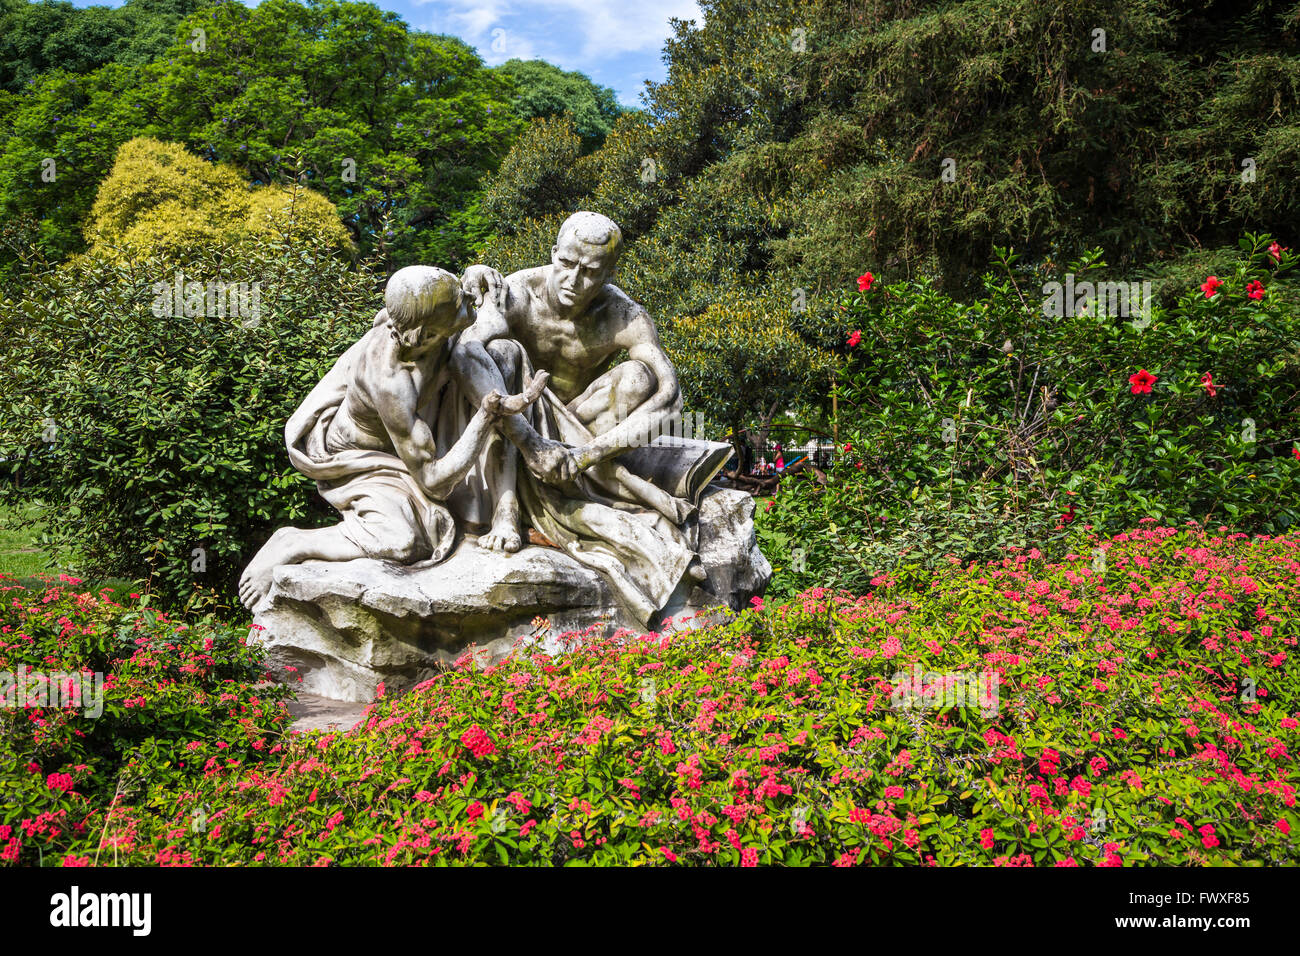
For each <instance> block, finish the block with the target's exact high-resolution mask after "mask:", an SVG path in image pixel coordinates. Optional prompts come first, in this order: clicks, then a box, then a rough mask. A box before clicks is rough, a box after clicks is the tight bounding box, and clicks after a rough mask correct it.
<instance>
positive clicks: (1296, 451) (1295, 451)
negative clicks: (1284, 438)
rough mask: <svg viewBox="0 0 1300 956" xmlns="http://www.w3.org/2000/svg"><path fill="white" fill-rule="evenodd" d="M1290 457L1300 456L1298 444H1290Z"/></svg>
mask: <svg viewBox="0 0 1300 956" xmlns="http://www.w3.org/2000/svg"><path fill="white" fill-rule="evenodd" d="M1291 457H1292V458H1300V445H1292V446H1291Z"/></svg>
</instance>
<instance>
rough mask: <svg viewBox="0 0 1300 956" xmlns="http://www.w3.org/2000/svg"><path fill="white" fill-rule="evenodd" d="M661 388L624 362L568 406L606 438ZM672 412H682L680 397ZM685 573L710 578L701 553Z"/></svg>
mask: <svg viewBox="0 0 1300 956" xmlns="http://www.w3.org/2000/svg"><path fill="white" fill-rule="evenodd" d="M658 385H659V383H658V380H657V379H656V378H655V374H654V372H652V371H650V369H649V368H648V367H647V366H646V365H645V364H644V363H642V362H638V361H635V360H632V361H628V362H623V363H621V364H619V365H615V366H614V367H613V368H612V369H610V370H609V371H608V372H606V373H605V374H604V375H602V376H600V378H598V379H596V380H595V381H594V382H592V383H591V384H590V385H589V386H587V390H586V391H584V392H583V393H582V394H581V395H579V396H578V397H577V398H575V399H574V400H573V401H572V402H570V403H569V411H571V412H573V414H574V415H575V416H576V417H577V418H578V420H579V421H581V422H582V423H583V424H584V425H586V426H587V428H588V429H590V431H591V433H592V434H593V435H603V434H604V433H605V432H607V431H609V430H610V429H611V428H614V427H615V426H617V425H618V424H619V423H620V422H622V421H624V420H625V419H627V418H628V417H630V416H631V415H632V413H633V412H635V411H636V410H637V409H638V408H639V407H640V406H641V405H642V404H643V403H644V402H645V401H647V400H648V399H649V398H650V396H651V395H653V394H654V393H655V390H656V389H657V388H658ZM670 412H671V413H672V414H680V413H681V399H680V398H679V399H678V403H677V404H676V405H675V406H673V408H672V409H670ZM654 437H655V436H654V435H650V434H647V435H645V436H643V438H642V441H644V442H645V443H646V444H649V443H650V442H651V441H653V440H654ZM686 573H687V574H688V575H689V576H690V578H691V580H693V581H695V582H697V583H699V582H703V581H704V580H705V579H706V578H707V577H708V572H706V571H705V570H704V565H703V563H702V562H701V561H700V557H699V555H698V554H697V555H696V556H695V557H694V558H693V559H692V560H691V563H690V566H689V567H687V569H686Z"/></svg>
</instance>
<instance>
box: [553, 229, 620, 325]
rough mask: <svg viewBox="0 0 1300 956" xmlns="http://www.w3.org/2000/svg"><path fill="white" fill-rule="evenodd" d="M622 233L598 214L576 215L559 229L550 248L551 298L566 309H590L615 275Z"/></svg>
mask: <svg viewBox="0 0 1300 956" xmlns="http://www.w3.org/2000/svg"><path fill="white" fill-rule="evenodd" d="M622 251H623V232H622V230H621V229H619V228H618V226H617V225H615V223H614V220H612V219H610V218H608V217H607V216H602V215H600V214H599V213H595V212H575V213H574V214H573V215H572V216H570V217H569V218H568V219H566V220H564V224H563V225H562V226H560V234H559V236H557V237H556V239H555V245H553V246H552V247H551V265H552V267H553V268H552V269H551V276H550V279H549V285H550V291H551V295H552V296H553V297H554V299H555V301H556V302H558V303H559V304H560V305H561V306H562V307H564V308H566V309H582V308H585V307H586V306H587V304H588V303H589V302H591V300H592V299H593V298H595V297H596V293H597V292H599V291H600V289H601V287H602V286H603V285H604V284H605V283H606V282H608V281H609V279H610V277H611V276H612V275H613V274H614V266H615V265H617V264H618V256H619V253H620V252H622Z"/></svg>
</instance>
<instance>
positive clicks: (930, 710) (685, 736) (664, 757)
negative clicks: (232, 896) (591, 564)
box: [0, 524, 1300, 866]
mask: <svg viewBox="0 0 1300 956" xmlns="http://www.w3.org/2000/svg"><path fill="white" fill-rule="evenodd" d="M1086 544H1087V545H1088V546H1090V547H1095V548H1097V549H1098V550H1099V552H1100V553H1101V554H1102V555H1103V560H1101V561H1100V562H1099V561H1098V559H1096V558H1095V557H1093V556H1091V555H1089V554H1087V553H1085V554H1083V555H1071V556H1068V557H1067V558H1066V559H1065V560H1064V561H1063V562H1061V563H1057V564H1049V563H1047V562H1046V561H1045V560H1044V559H1043V558H1042V557H1041V556H1040V555H1039V554H1038V552H1036V551H1028V552H1024V553H1012V554H1009V555H1007V556H1006V557H1005V558H1003V559H1002V560H999V561H996V562H993V563H990V564H987V565H976V564H972V565H970V566H967V567H961V566H954V567H952V568H946V569H943V570H942V571H941V572H940V573H937V574H936V575H935V576H934V577H933V579H932V581H931V582H930V583H929V587H928V589H926V590H923V591H921V592H917V591H914V590H911V589H909V588H905V587H902V586H900V585H898V584H896V583H895V582H893V581H892V580H891V579H888V578H881V579H879V580H878V581H877V582H876V583H875V585H874V591H873V592H872V593H870V594H868V595H865V596H862V597H858V598H854V597H852V596H849V595H846V594H844V593H835V592H829V591H826V590H824V589H820V588H819V589H816V590H813V591H810V592H809V593H807V594H806V595H804V596H802V597H801V598H800V599H799V600H797V601H795V602H793V603H792V604H790V605H787V606H783V607H780V608H773V607H766V608H762V609H755V610H750V611H746V612H745V613H743V614H741V615H740V616H738V617H736V618H735V619H734V620H732V621H730V622H726V623H722V624H719V625H715V626H712V627H710V628H708V629H705V630H702V631H697V632H686V633H679V634H676V635H673V636H667V635H665V636H660V635H657V634H649V635H643V636H641V637H639V638H638V637H635V636H632V635H629V636H627V639H626V640H621V641H620V640H603V641H589V642H587V643H585V644H583V645H582V646H579V647H576V648H575V649H574V650H573V651H572V652H571V653H569V654H566V655H562V656H559V657H555V658H551V657H546V656H543V655H540V654H535V653H527V652H525V653H520V654H518V655H516V656H515V657H514V658H512V659H510V660H508V661H507V662H505V663H504V664H501V665H499V666H495V667H492V668H490V669H488V670H486V671H482V672H480V671H477V670H476V669H475V668H473V667H472V666H467V667H465V668H463V669H460V670H457V671H454V672H451V673H448V674H446V675H444V676H441V677H439V678H436V679H434V680H432V681H430V682H428V683H427V684H425V685H422V686H421V687H420V688H418V689H417V690H416V691H415V692H413V693H411V694H407V695H403V696H400V697H396V698H387V697H386V698H383V699H381V700H380V701H379V702H377V703H376V704H375V705H374V706H373V707H372V708H371V709H370V712H369V714H368V716H367V717H366V718H365V720H364V723H363V725H362V726H361V727H359V728H358V729H357V730H355V731H353V732H351V733H343V734H324V735H321V734H312V735H308V736H291V737H290V738H288V739H287V740H286V739H284V738H283V737H281V736H280V735H279V733H278V732H276V730H275V729H274V721H273V719H268V718H269V716H270V715H269V713H268V712H267V711H266V710H265V709H262V710H259V709H258V708H257V707H256V706H254V705H253V704H252V701H251V700H249V698H248V697H247V696H245V695H246V694H248V691H247V689H241V688H240V687H238V686H235V687H232V688H231V690H230V691H229V696H230V699H229V701H226V702H227V703H229V705H230V706H231V708H232V710H231V713H230V716H229V718H228V719H226V720H225V723H226V725H225V726H221V725H217V726H212V727H211V728H210V731H211V732H210V733H207V734H205V735H204V736H202V737H200V736H198V735H196V734H192V733H181V734H178V735H177V739H176V742H175V743H174V744H170V745H169V746H170V747H171V749H170V750H169V753H176V754H177V755H178V756H181V757H182V760H183V764H182V762H181V761H173V762H172V763H171V764H170V765H163V764H154V765H152V769H151V773H150V774H149V776H148V777H147V778H142V777H138V776H134V775H132V774H131V772H130V768H129V767H128V768H127V770H125V771H124V772H123V773H122V774H121V775H120V776H119V779H118V780H117V781H116V782H110V781H109V780H106V779H104V776H103V774H102V770H101V771H100V772H98V773H97V772H96V769H97V768H93V767H87V768H82V769H78V767H77V766H75V761H77V760H79V759H81V758H79V757H78V756H71V755H64V754H62V753H59V752H57V751H56V752H54V753H50V754H48V756H47V757H46V759H43V760H41V761H40V762H39V763H38V765H37V766H36V767H35V769H32V768H30V767H27V768H24V767H23V766H22V764H23V763H24V762H25V761H26V760H28V759H29V757H28V752H27V744H26V741H24V742H23V743H22V744H21V745H20V746H19V747H18V748H17V749H16V748H15V746H14V744H13V743H12V742H11V741H12V738H11V737H9V736H8V735H5V736H4V737H3V738H0V748H4V749H3V750H0V753H4V754H6V755H7V756H8V763H9V765H10V766H13V767H14V768H15V770H14V771H13V772H14V773H15V774H16V775H17V778H18V780H19V781H20V782H21V791H20V792H21V794H22V796H21V799H20V800H19V801H18V802H17V803H16V804H9V805H7V806H6V807H5V810H4V811H3V813H4V817H3V818H2V819H0V823H2V824H3V825H4V826H6V827H8V828H9V829H8V830H5V831H0V832H3V833H4V836H5V837H6V838H7V839H8V840H9V841H10V842H9V843H8V844H7V846H6V844H5V842H4V841H3V840H0V848H4V858H5V859H9V860H13V859H17V860H19V861H32V860H34V859H35V858H36V856H37V854H38V853H39V852H42V851H43V852H44V854H45V856H46V858H47V859H54V858H61V859H62V860H63V862H64V863H65V864H67V865H79V864H85V863H87V862H94V861H98V862H99V863H100V864H104V863H107V862H110V861H112V860H116V861H117V862H119V863H126V864H145V865H152V864H175V863H194V864H227V865H256V864H268V865H269V864H285V863H288V864H308V865H309V864H315V865H352V864H398V865H401V864H417V865H419V864H433V865H437V864H447V863H487V864H499V863H510V864H542V865H553V864H566V863H567V864H630V865H643V864H650V865H667V864H670V863H681V864H715V865H737V864H739V865H742V866H744V865H756V864H772V863H784V864H812V863H834V864H838V865H852V864H900V865H928V864H937V865H952V864H968V865H970V864H978V865H988V864H995V865H1100V866H1114V865H1121V864H1125V865H1134V864H1163V865H1233V864H1237V865H1242V864H1244V865H1261V864H1269V865H1278V864H1294V863H1295V862H1296V860H1297V844H1296V840H1297V834H1296V832H1295V827H1296V826H1297V825H1300V814H1297V811H1296V806H1295V790H1296V787H1295V782H1294V780H1295V772H1296V771H1295V766H1294V763H1295V753H1294V751H1293V750H1292V749H1291V748H1293V747H1296V746H1297V744H1298V740H1297V734H1298V733H1300V720H1298V719H1297V718H1300V699H1298V692H1297V685H1296V682H1295V680H1294V679H1292V677H1291V676H1290V675H1289V670H1288V669H1289V668H1290V667H1292V666H1293V662H1292V661H1291V654H1293V653H1294V648H1295V644H1296V640H1297V637H1296V635H1297V628H1296V625H1297V622H1296V618H1295V613H1296V612H1295V609H1296V607H1297V601H1298V600H1300V594H1298V593H1297V581H1300V558H1298V556H1297V548H1298V547H1300V541H1297V540H1296V539H1294V538H1289V537H1282V538H1259V539H1256V540H1253V541H1252V540H1249V539H1247V538H1245V537H1244V536H1241V535H1230V536H1227V537H1224V536H1211V535H1207V534H1205V533H1202V532H1200V531H1196V530H1184V531H1181V532H1178V531H1175V529H1173V528H1167V527H1160V526H1158V525H1155V524H1148V525H1145V526H1144V527H1143V529H1142V530H1138V531H1135V532H1132V533H1127V534H1123V535H1120V536H1118V537H1116V538H1114V539H1113V540H1090V541H1088V542H1086ZM90 603H91V606H92V608H93V607H94V601H93V599H92V600H91V602H90ZM19 604H20V605H22V606H23V610H21V611H15V610H8V609H7V610H5V611H4V612H3V613H5V614H6V615H8V617H7V618H6V620H7V622H8V621H13V622H14V623H15V624H16V625H18V626H19V628H20V629H23V630H25V631H28V632H30V633H31V635H32V637H33V639H34V641H35V642H37V643H36V644H35V647H36V648H37V649H40V648H42V647H43V646H44V645H46V644H48V643H50V642H51V641H53V640H55V638H54V637H53V633H54V631H55V628H56V627H57V625H54V624H50V623H49V621H50V619H51V618H52V616H53V614H54V613H62V614H66V615H68V616H69V620H70V621H71V627H72V628H73V629H76V628H82V627H86V626H87V625H88V624H91V625H92V630H93V629H94V627H93V625H94V624H96V623H98V622H97V621H96V620H95V619H94V618H93V617H91V615H90V614H88V612H87V611H85V610H83V607H82V605H80V604H78V603H76V602H73V601H66V600H65V602H64V603H63V604H61V605H60V606H59V608H58V609H57V611H48V610H45V611H42V610H41V604H40V601H39V599H38V598H37V597H36V595H32V597H28V598H25V599H24V600H22V601H20V602H19ZM92 613H93V612H92ZM88 618H89V619H88ZM33 619H34V620H33ZM156 626H158V627H162V626H163V625H156ZM65 629H66V628H65ZM10 633H11V632H10V631H6V632H5V637H6V638H8V639H9V640H12V638H11V637H10V636H9V635H10ZM577 636H578V635H574V637H577ZM208 656H209V657H218V655H217V652H216V651H209V654H208ZM150 673H151V674H152V671H150ZM913 679H915V680H916V682H917V684H916V686H911V688H910V690H908V689H905V687H906V686H907V684H908V683H910V682H911V680H913ZM973 680H974V684H975V685H978V687H979V688H982V689H981V690H980V692H979V696H977V697H975V696H971V695H970V693H969V691H967V692H965V693H964V696H963V700H962V702H960V703H958V702H957V701H956V695H955V693H954V691H953V688H955V687H956V686H957V685H959V684H960V685H971V684H972V681H973ZM981 681H982V682H983V683H980V682H981ZM139 693H140V695H141V697H142V701H141V704H140V713H142V714H144V715H146V716H148V715H150V714H152V713H153V711H154V710H155V709H156V708H165V707H166V706H167V702H168V701H169V700H171V699H172V698H171V697H170V696H169V695H170V694H175V693H177V691H175V690H172V689H171V685H166V686H165V687H164V688H163V689H161V690H153V689H151V688H150V687H148V686H143V687H141V688H140V690H139ZM223 701H224V698H223ZM241 705H242V706H244V707H248V708H249V711H251V712H245V711H244V710H241V709H240V707H241ZM262 706H263V707H267V706H269V705H265V704H263V705H262ZM32 716H34V717H36V719H37V720H40V719H46V720H51V719H53V720H58V721H67V722H68V723H69V724H70V725H72V726H74V727H79V726H81V724H82V723H83V722H84V719H83V718H79V717H77V716H75V715H71V714H58V715H52V714H48V713H45V712H40V711H36V712H33V714H32ZM29 719H30V718H29ZM236 722H237V723H238V724H239V726H231V724H234V723H236ZM187 740H188V741H189V742H187V743H185V742H183V741H187ZM0 759H2V758H0ZM83 762H84V761H83ZM64 775H66V776H64ZM55 791H57V792H55ZM110 792H112V793H119V794H120V796H119V798H118V799H117V801H116V803H115V804H114V805H113V806H112V807H111V808H110V807H109V806H108V803H107V800H106V795H107V794H108V793H110ZM54 807H57V809H58V810H59V811H64V815H62V816H60V817H58V818H50V817H42V816H40V814H42V813H49V812H51V811H52V810H53V808H54ZM198 819H201V820H202V821H203V826H195V825H194V821H195V820H198ZM56 830H57V832H55V831H56Z"/></svg>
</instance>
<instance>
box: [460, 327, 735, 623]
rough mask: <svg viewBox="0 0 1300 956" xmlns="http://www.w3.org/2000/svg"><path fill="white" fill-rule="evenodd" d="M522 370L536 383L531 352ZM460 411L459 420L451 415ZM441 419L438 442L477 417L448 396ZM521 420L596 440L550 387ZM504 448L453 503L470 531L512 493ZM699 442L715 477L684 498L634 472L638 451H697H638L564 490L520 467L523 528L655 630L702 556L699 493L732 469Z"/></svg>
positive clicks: (547, 434)
mask: <svg viewBox="0 0 1300 956" xmlns="http://www.w3.org/2000/svg"><path fill="white" fill-rule="evenodd" d="M520 352H521V353H523V350H522V349H521V350H520ZM523 364H524V369H523V374H524V376H525V377H526V378H531V376H532V375H533V368H532V363H531V360H530V359H529V358H528V357H527V355H526V353H525V354H523ZM456 408H459V415H458V416H453V414H452V412H453V409H456ZM439 411H440V416H441V417H440V419H439V428H438V436H439V441H440V442H441V441H443V440H445V439H444V437H443V436H444V435H445V434H449V433H454V430H455V429H463V428H464V424H465V422H464V421H463V420H462V419H464V417H465V416H466V414H467V413H468V412H469V411H470V409H469V407H468V405H467V404H466V403H465V402H464V401H461V402H460V403H453V402H449V401H447V400H446V399H445V398H444V400H443V401H441V403H440V410H439ZM523 414H524V416H525V417H526V418H527V419H528V420H529V422H530V423H531V424H532V426H533V428H534V429H536V431H537V433H538V434H539V435H541V436H542V437H543V438H548V439H551V440H553V441H561V442H564V443H566V444H569V445H573V446H582V445H586V444H587V443H588V442H590V441H591V440H592V438H593V437H594V436H593V435H592V433H591V432H590V431H589V430H588V429H587V428H586V426H585V425H583V424H582V422H581V421H579V420H578V419H577V418H576V417H575V416H574V414H573V413H572V412H571V411H570V410H569V409H568V408H567V407H566V406H565V404H564V403H563V402H561V401H560V399H559V398H558V397H557V396H556V395H555V393H554V392H552V391H551V390H550V389H549V388H548V389H545V390H544V391H543V393H542V397H541V398H539V399H538V400H537V401H536V402H534V403H533V405H532V406H530V407H529V408H528V409H527V410H525V411H524V413H523ZM501 441H504V439H502V438H501V436H500V435H498V436H497V437H496V438H494V439H493V441H492V444H490V445H489V446H488V448H487V449H486V450H485V452H484V454H483V455H482V456H481V457H480V458H479V460H478V462H477V464H476V465H475V467H474V468H473V469H472V470H471V471H470V473H469V474H468V475H467V476H466V479H465V481H464V482H462V483H461V484H460V486H458V487H457V489H456V491H455V492H453V494H452V496H451V498H450V499H449V502H448V503H449V505H450V506H451V508H452V510H453V511H454V512H455V514H456V516H457V517H458V518H459V519H460V520H462V521H463V522H464V523H465V524H466V525H467V526H469V527H477V528H486V527H487V526H488V525H489V524H490V522H491V519H492V510H493V506H494V505H495V503H496V501H497V500H498V498H499V497H500V494H501V492H502V491H504V490H506V489H505V488H504V487H503V479H502V475H501V450H500V447H499V445H498V444H497V443H498V442H501ZM694 444H695V445H696V446H699V447H696V448H695V449H694V450H693V453H694V455H695V457H698V456H699V450H700V447H703V446H709V448H708V450H709V451H711V453H712V458H710V459H709V461H708V463H707V464H706V465H705V468H706V469H707V468H712V471H711V472H709V473H708V474H707V475H698V476H696V478H697V484H698V485H699V486H700V487H699V488H698V489H694V493H693V494H690V495H688V496H687V497H679V496H676V495H673V494H669V493H668V492H667V491H665V490H663V489H662V488H660V487H657V486H656V485H655V484H654V483H652V482H651V481H649V480H647V479H646V478H644V477H641V476H640V475H638V474H634V473H633V472H634V471H635V470H636V468H635V466H636V464H637V459H638V455H637V453H639V452H655V453H658V454H659V455H661V456H668V457H670V458H672V457H676V458H683V457H686V458H690V457H691V456H692V450H690V449H684V450H681V451H679V449H677V448H671V447H668V448H660V447H659V446H655V447H654V448H652V449H650V448H646V449H635V450H634V451H633V452H629V453H624V454H623V455H620V456H618V457H617V458H614V459H611V460H606V461H603V462H600V463H598V464H596V465H593V466H592V467H590V468H588V469H587V470H586V471H585V472H583V473H582V474H580V475H579V476H578V477H577V479H576V480H575V481H574V482H572V483H570V484H568V485H565V486H560V487H556V486H553V485H550V484H547V483H546V482H543V481H541V480H540V479H538V478H536V477H535V476H534V475H533V474H532V473H531V472H530V471H529V470H528V468H527V467H526V466H525V465H524V463H523V462H522V461H520V462H519V463H518V466H517V469H516V483H517V484H516V487H517V491H518V495H519V502H520V505H521V508H522V511H523V517H524V522H525V524H531V525H532V526H533V527H535V528H536V529H537V530H538V531H540V532H541V533H542V534H544V535H545V536H546V537H547V538H549V539H550V540H551V541H552V542H554V543H555V544H557V545H558V546H559V547H560V548H561V549H563V550H564V551H565V552H567V553H568V554H569V555H570V556H572V557H573V558H574V560H576V561H578V563H580V564H583V565H586V566H587V567H589V568H592V569H593V570H595V571H596V572H598V573H599V574H600V575H601V576H602V577H604V579H605V580H606V581H607V582H608V583H609V585H610V588H611V589H612V590H613V592H614V594H615V596H616V597H617V598H618V599H619V601H620V602H621V603H622V604H623V605H624V607H625V608H626V609H627V610H628V611H629V612H630V613H631V614H632V615H633V616H634V617H635V618H636V619H637V620H638V621H640V622H641V624H642V625H644V626H652V625H653V624H657V623H658V622H657V621H655V620H654V618H655V615H657V614H658V613H659V612H661V611H663V610H664V609H665V608H666V607H667V606H668V604H669V602H670V599H671V598H672V596H673V593H674V591H676V589H677V587H678V585H679V584H680V583H681V581H682V579H683V576H684V575H685V574H686V569H687V567H688V566H689V565H690V563H691V561H692V560H693V559H694V558H695V556H696V555H695V551H696V539H697V536H698V524H697V521H696V506H695V504H694V503H693V501H697V500H698V497H699V492H700V491H702V486H703V485H704V484H707V482H708V481H709V480H710V479H711V478H712V477H713V474H716V472H717V469H718V468H721V466H722V463H723V462H724V461H725V458H723V459H722V460H721V461H717V463H716V467H715V466H714V464H713V462H714V460H715V459H717V457H718V454H717V450H718V449H726V447H727V446H721V445H718V444H717V443H706V442H696V443H694ZM683 451H684V454H683V453H682V452H683ZM641 457H644V456H641ZM629 466H632V467H629ZM688 498H690V499H693V500H688Z"/></svg>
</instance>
